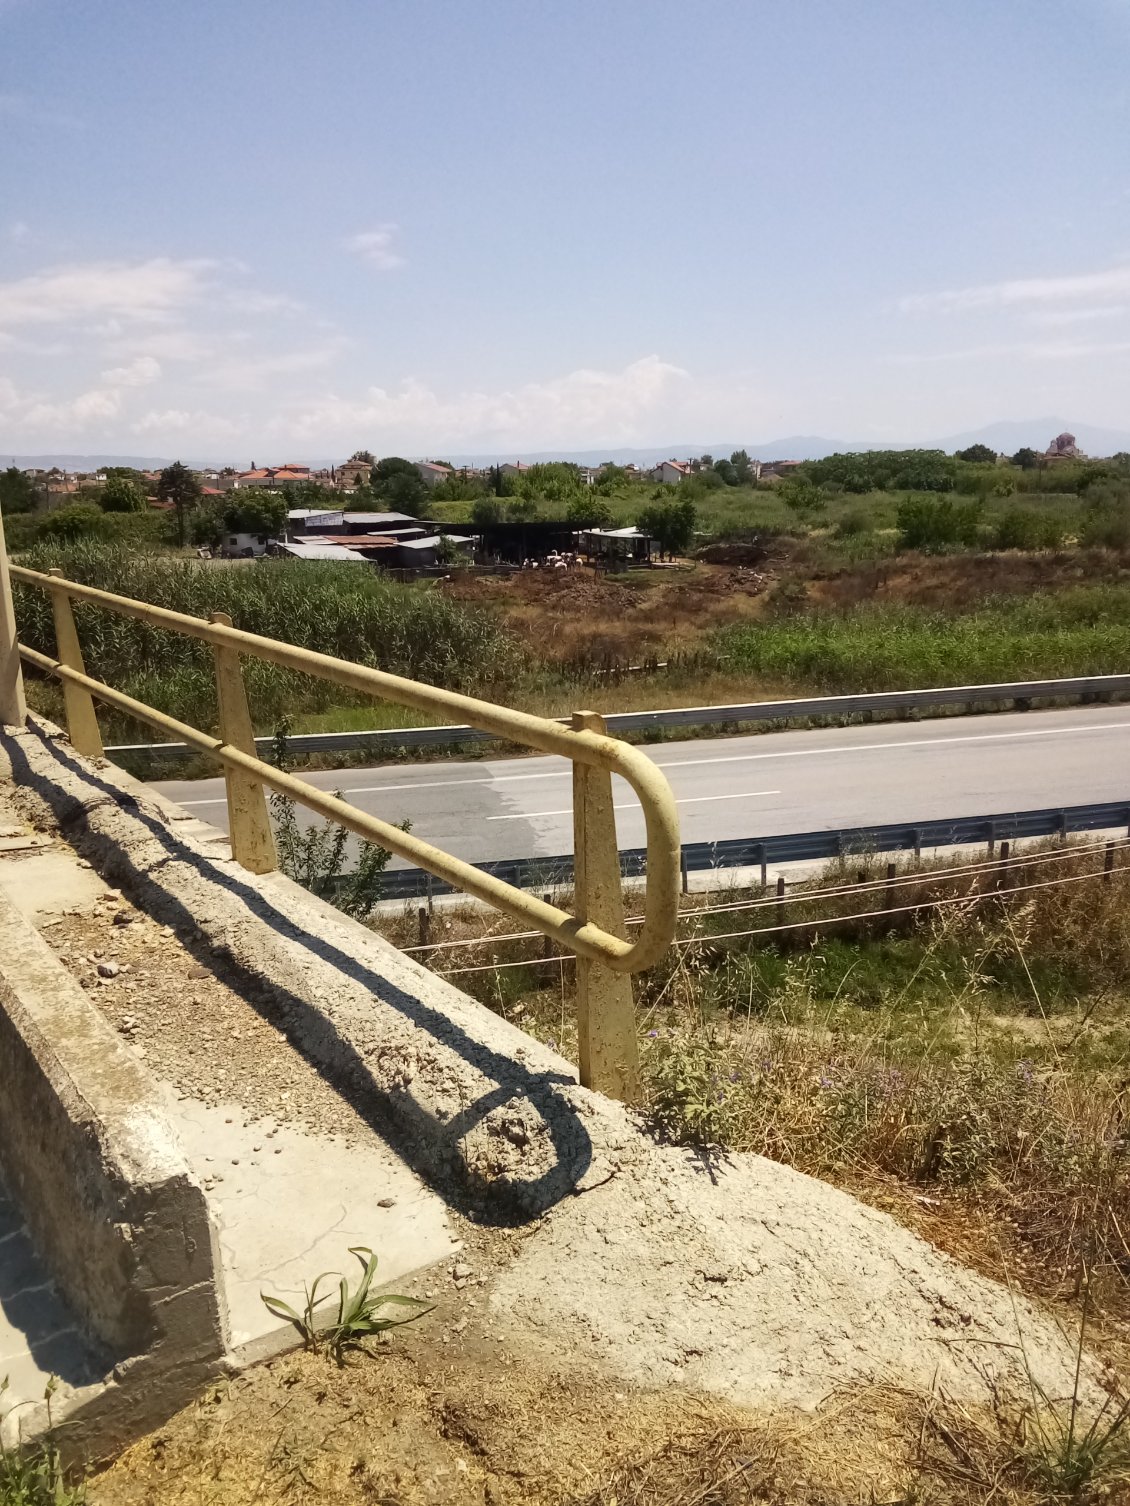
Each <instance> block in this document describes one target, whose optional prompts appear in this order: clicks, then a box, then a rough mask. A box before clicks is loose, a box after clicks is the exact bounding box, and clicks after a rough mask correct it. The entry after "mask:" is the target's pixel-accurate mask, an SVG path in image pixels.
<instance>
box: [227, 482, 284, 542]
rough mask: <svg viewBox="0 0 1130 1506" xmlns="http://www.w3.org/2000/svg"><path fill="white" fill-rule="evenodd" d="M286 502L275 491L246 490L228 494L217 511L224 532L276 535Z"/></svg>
mask: <svg viewBox="0 0 1130 1506" xmlns="http://www.w3.org/2000/svg"><path fill="white" fill-rule="evenodd" d="M288 506H289V501H288V498H286V497H280V496H279V494H278V493H277V492H268V491H260V490H259V489H258V488H255V489H254V490H252V489H251V488H250V487H248V488H246V489H245V490H241V491H238V492H229V493H228V495H227V497H226V499H225V500H224V502H223V504H222V506H221V508H220V517H221V519H222V521H223V525H224V528H225V530H226V531H227V532H228V533H255V534H265V535H266V537H267V538H271V537H272V536H273V535H276V534H280V533H282V531H283V530H284V528H285V527H286V515H287V511H288Z"/></svg>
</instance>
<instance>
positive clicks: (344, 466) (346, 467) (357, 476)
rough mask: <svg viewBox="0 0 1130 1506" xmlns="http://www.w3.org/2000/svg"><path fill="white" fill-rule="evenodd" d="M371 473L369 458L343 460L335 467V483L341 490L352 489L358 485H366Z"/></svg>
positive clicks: (371, 467) (371, 466)
mask: <svg viewBox="0 0 1130 1506" xmlns="http://www.w3.org/2000/svg"><path fill="white" fill-rule="evenodd" d="M372 474H373V465H372V462H371V461H369V460H343V461H342V462H341V464H340V465H339V466H338V467H337V485H338V487H339V488H340V489H341V490H342V491H353V490H354V489H355V488H356V487H358V486H368V484H369V478H370V477H371V476H372Z"/></svg>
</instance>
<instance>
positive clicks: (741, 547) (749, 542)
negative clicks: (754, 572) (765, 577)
mask: <svg viewBox="0 0 1130 1506" xmlns="http://www.w3.org/2000/svg"><path fill="white" fill-rule="evenodd" d="M768 558H769V545H768V544H767V543H766V542H765V541H763V540H762V539H746V540H743V541H742V542H737V541H735V542H733V543H728V544H727V543H722V544H707V545H706V546H705V548H703V549H698V550H696V551H695V559H696V560H703V561H704V562H705V563H706V564H708V565H762V564H764V563H765V561H766V560H767V559H768Z"/></svg>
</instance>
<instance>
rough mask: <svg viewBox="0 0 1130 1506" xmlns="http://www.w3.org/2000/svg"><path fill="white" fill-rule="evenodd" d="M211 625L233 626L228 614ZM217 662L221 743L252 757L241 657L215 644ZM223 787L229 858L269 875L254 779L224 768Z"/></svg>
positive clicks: (260, 797)
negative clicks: (229, 848)
mask: <svg viewBox="0 0 1130 1506" xmlns="http://www.w3.org/2000/svg"><path fill="white" fill-rule="evenodd" d="M208 621H209V622H215V623H219V624H220V626H222V627H231V625H232V620H231V618H230V617H229V616H228V614H227V613H226V612H213V613H212V614H211V615H210V617H209V618H208ZM212 654H213V656H214V658H215V663H216V696H217V700H218V703H219V710H220V739H221V741H222V742H225V743H227V744H228V745H229V746H230V747H233V748H237V749H238V750H239V752H240V753H250V755H251V756H252V758H254V757H256V756H257V755H256V752H255V734H254V731H253V729H252V726H251V712H250V711H249V710H248V706H247V687H246V686H245V685H244V683H243V670H242V669H241V667H240V663H239V653H238V651H237V650H236V649H234V648H227V647H224V646H221V645H220V644H218V643H215V644H213V645H212ZM224 783H225V785H226V786H227V792H228V830H229V832H230V834H231V850H232V856H233V857H234V858H235V860H236V862H237V863H240V864H242V866H243V867H244V868H246V869H247V870H248V872H249V873H273V872H274V871H275V869H276V868H277V867H278V866H279V860H278V855H277V854H276V852H275V836H274V833H273V832H272V830H271V819H270V817H269V816H268V814H267V797H266V796H265V795H264V793H263V786H262V785H261V784H260V783H259V781H258V780H257V779H252V778H251V776H250V775H249V774H244V773H243V772H242V771H241V770H239V769H231V768H229V767H228V766H227V764H225V765H224Z"/></svg>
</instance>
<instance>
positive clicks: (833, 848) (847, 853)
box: [384, 800, 1130, 900]
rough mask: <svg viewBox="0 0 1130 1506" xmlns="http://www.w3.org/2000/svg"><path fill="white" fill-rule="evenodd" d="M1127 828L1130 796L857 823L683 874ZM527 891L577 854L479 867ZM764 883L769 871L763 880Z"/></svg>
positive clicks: (419, 895)
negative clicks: (935, 817) (981, 813)
mask: <svg viewBox="0 0 1130 1506" xmlns="http://www.w3.org/2000/svg"><path fill="white" fill-rule="evenodd" d="M1118 826H1125V827H1126V828H1127V830H1128V831H1130V801H1125V800H1122V801H1108V802H1107V803H1105V804H1099V805H1064V806H1049V807H1047V808H1045V809H1043V810H1034V811H1003V812H998V813H997V814H996V815H992V816H956V817H950V818H946V819H944V820H940V821H917V822H904V821H899V822H893V823H891V824H889V825H886V826H852V827H845V828H842V829H840V830H835V831H805V832H794V833H790V834H788V835H783V836H776V837H735V838H732V839H729V840H726V841H722V842H687V843H685V844H684V846H683V849H682V864H683V871H684V873H706V872H712V871H714V870H719V871H725V870H728V869H734V868H761V869H762V871H763V875H764V869H765V866H766V864H767V863H797V862H805V861H809V862H817V861H819V860H822V859H829V858H842V857H851V856H853V855H860V856H862V855H864V854H866V853H878V852H910V851H914V852H920V851H921V850H922V848H924V847H926V848H929V847H964V846H973V845H974V844H976V843H981V842H986V843H993V842H1002V841H1010V842H1011V841H1015V840H1016V839H1017V838H1019V837H1057V836H1067V835H1068V834H1069V833H1071V832H1077V831H1107V830H1112V829H1113V828H1115V827H1118ZM646 858H647V851H646V849H645V848H643V847H630V848H626V849H625V850H624V851H622V852H621V854H620V874H621V877H622V878H625V879H633V878H639V877H641V876H642V874H643V873H644V871H645V866H646ZM480 866H481V867H482V869H483V870H484V872H486V873H492V874H494V875H495V876H496V877H498V878H502V879H505V881H506V882H507V883H508V884H514V885H516V886H517V887H518V888H522V889H536V888H543V889H544V888H549V889H552V888H553V887H554V886H557V885H561V886H567V885H569V884H571V883H572V882H573V855H572V853H565V854H563V855H562V856H559V857H547V858H500V859H498V860H497V861H496V862H491V863H483V864H481V865H480ZM384 879H385V889H384V898H385V899H389V900H409V899H423V898H426V897H430V896H433V895H438V894H451V893H453V892H454V891H453V890H452V889H450V888H447V887H445V886H444V885H442V884H436V883H435V882H434V881H433V882H431V883H429V876H428V875H427V874H426V873H423V872H422V871H421V870H420V869H418V868H397V869H392V870H390V871H389V872H387V873H386V874H385V876H384ZM762 882H763V883H764V876H763V877H762Z"/></svg>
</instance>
